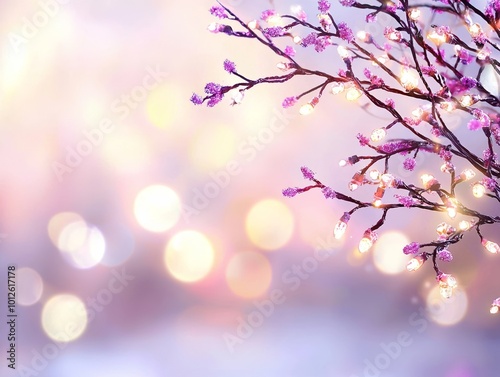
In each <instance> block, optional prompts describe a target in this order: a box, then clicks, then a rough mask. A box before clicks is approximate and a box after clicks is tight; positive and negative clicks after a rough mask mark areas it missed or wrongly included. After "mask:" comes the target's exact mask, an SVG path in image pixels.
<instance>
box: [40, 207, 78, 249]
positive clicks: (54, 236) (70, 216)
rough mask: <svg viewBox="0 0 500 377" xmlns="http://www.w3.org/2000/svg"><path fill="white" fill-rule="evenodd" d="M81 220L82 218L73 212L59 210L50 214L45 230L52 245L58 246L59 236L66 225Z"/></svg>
mask: <svg viewBox="0 0 500 377" xmlns="http://www.w3.org/2000/svg"><path fill="white" fill-rule="evenodd" d="M83 221H84V220H83V218H82V217H81V216H80V215H79V214H77V213H74V212H60V213H58V214H56V215H54V216H52V218H51V219H50V220H49V224H48V226H47V231H48V234H49V238H50V240H51V241H52V243H53V244H54V246H56V247H58V246H59V236H60V234H61V232H62V231H63V229H64V228H65V227H66V226H67V225H69V224H71V223H76V222H83Z"/></svg>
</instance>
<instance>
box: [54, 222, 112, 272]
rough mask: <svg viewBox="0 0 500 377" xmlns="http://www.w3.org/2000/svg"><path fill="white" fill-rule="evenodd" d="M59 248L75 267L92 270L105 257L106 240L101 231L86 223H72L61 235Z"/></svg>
mask: <svg viewBox="0 0 500 377" xmlns="http://www.w3.org/2000/svg"><path fill="white" fill-rule="evenodd" d="M57 247H58V248H59V250H60V251H61V252H62V254H63V256H64V257H65V259H66V260H67V261H68V262H69V263H70V264H71V265H73V266H74V267H77V268H90V267H94V266H95V265H97V264H98V263H99V262H100V261H101V260H102V259H103V257H104V253H105V251H106V240H105V239H104V236H103V234H102V233H101V231H100V230H99V229H97V228H96V227H94V226H88V225H87V223H85V221H77V222H73V223H70V224H68V225H66V226H65V227H64V229H63V230H62V231H61V233H60V234H59V239H58V243H57Z"/></svg>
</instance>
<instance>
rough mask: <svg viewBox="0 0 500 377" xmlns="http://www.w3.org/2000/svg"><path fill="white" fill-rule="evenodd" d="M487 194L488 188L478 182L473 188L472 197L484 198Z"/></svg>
mask: <svg viewBox="0 0 500 377" xmlns="http://www.w3.org/2000/svg"><path fill="white" fill-rule="evenodd" d="M485 192H486V187H484V185H483V184H482V183H481V182H476V183H474V185H473V186H472V195H474V196H475V197H476V198H482V197H483V195H484V193H485Z"/></svg>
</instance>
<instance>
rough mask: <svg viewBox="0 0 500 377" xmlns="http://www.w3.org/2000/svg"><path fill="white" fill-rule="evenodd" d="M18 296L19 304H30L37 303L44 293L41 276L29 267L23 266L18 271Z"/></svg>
mask: <svg viewBox="0 0 500 377" xmlns="http://www.w3.org/2000/svg"><path fill="white" fill-rule="evenodd" d="M16 280H17V281H18V284H17V296H16V300H17V303H18V304H19V305H24V306H30V305H33V304H36V303H37V302H38V301H39V300H40V297H41V296H42V293H43V280H42V278H41V276H40V275H39V274H38V272H36V271H35V270H33V269H32V268H29V267H22V268H20V269H18V270H17V271H16Z"/></svg>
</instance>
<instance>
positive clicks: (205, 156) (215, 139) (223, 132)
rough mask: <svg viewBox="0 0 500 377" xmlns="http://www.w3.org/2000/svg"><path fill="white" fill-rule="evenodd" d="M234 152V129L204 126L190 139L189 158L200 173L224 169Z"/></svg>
mask: <svg viewBox="0 0 500 377" xmlns="http://www.w3.org/2000/svg"><path fill="white" fill-rule="evenodd" d="M235 151H236V133H235V132H234V127H229V126H226V125H218V126H205V127H202V128H201V129H200V130H198V131H197V132H196V134H195V136H194V137H193V139H192V142H191V147H190V152H189V158H190V160H191V161H192V163H193V165H194V166H196V167H198V168H199V169H200V170H202V171H206V172H213V171H214V170H218V169H224V168H225V166H226V164H227V162H228V161H230V160H231V159H232V157H233V155H234V153H235Z"/></svg>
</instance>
